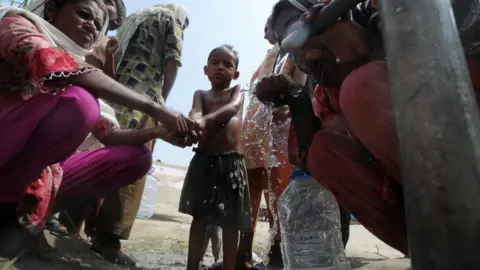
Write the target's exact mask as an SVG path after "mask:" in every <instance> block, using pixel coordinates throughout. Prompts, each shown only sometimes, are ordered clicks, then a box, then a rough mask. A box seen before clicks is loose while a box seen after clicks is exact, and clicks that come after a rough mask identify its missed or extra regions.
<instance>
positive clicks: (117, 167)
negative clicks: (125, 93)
mask: <svg viewBox="0 0 480 270" xmlns="http://www.w3.org/2000/svg"><path fill="white" fill-rule="evenodd" d="M1 98H2V97H0V99H1ZM4 104H5V103H4ZM4 104H2V106H0V149H1V150H0V186H1V187H2V188H0V206H2V205H4V204H15V203H16V202H18V201H20V200H21V199H22V198H23V196H24V194H25V191H26V189H27V187H28V186H29V185H30V184H31V183H32V182H33V181H34V180H36V179H38V178H39V176H40V175H41V173H42V171H43V170H44V168H45V167H47V166H50V165H51V164H54V163H57V162H61V166H62V169H63V180H62V182H61V185H60V187H59V189H58V192H57V197H56V203H62V202H66V203H71V202H75V201H81V200H82V199H84V198H87V197H90V196H93V195H97V196H103V195H105V194H108V193H109V192H113V191H115V190H117V189H119V188H120V187H123V186H126V185H128V184H131V183H132V182H133V181H134V179H139V178H140V177H141V176H143V175H145V174H146V173H147V172H148V170H149V169H150V166H151V159H152V156H151V152H150V150H149V149H148V148H147V147H144V146H115V147H106V148H103V149H99V150H95V151H87V152H82V153H79V154H74V155H71V154H72V153H74V151H75V150H76V149H77V147H78V146H79V145H80V144H81V143H82V142H83V140H84V139H85V137H86V136H87V134H88V133H89V132H90V130H91V129H92V127H93V125H94V124H95V123H96V121H97V120H98V117H99V106H98V102H97V100H96V99H95V98H94V97H93V96H92V95H91V94H90V93H89V92H87V91H86V90H84V89H82V88H79V87H70V88H68V89H67V90H65V91H64V92H62V93H60V94H58V95H55V96H52V95H43V94H40V95H38V96H36V97H34V98H32V99H30V100H28V101H23V102H21V103H17V104H16V105H15V106H14V107H13V108H12V106H10V108H8V109H6V107H7V106H5V105H4ZM0 214H1V213H0Z"/></svg>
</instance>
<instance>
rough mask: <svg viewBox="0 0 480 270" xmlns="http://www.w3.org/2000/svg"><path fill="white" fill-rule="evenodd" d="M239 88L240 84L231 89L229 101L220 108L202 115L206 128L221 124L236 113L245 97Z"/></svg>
mask: <svg viewBox="0 0 480 270" xmlns="http://www.w3.org/2000/svg"><path fill="white" fill-rule="evenodd" d="M240 90H241V89H240V85H236V86H235V87H234V88H233V89H232V91H233V93H232V98H231V99H230V102H228V103H227V104H225V105H223V106H222V107H220V109H218V110H216V111H214V112H212V113H210V114H208V115H206V116H204V120H205V122H206V124H207V128H209V127H218V126H220V125H223V124H225V123H227V122H228V121H230V119H231V118H232V117H234V116H235V115H237V113H238V111H239V110H240V109H242V107H243V101H244V99H245V95H244V94H243V93H242V92H241V91H240Z"/></svg>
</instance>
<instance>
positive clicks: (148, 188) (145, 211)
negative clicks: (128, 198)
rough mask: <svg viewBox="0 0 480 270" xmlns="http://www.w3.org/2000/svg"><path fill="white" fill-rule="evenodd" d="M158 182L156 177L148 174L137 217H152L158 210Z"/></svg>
mask: <svg viewBox="0 0 480 270" xmlns="http://www.w3.org/2000/svg"><path fill="white" fill-rule="evenodd" d="M157 193H158V183H157V180H156V179H155V177H153V176H152V175H151V174H147V180H146V182H145V188H144V189H143V195H142V201H141V203H140V209H139V210H138V214H137V218H145V219H148V218H151V217H152V216H153V215H154V214H155V211H156V210H157Z"/></svg>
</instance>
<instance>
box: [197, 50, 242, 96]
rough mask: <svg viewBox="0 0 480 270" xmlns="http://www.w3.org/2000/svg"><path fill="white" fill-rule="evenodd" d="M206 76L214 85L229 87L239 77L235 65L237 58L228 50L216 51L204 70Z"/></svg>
mask: <svg viewBox="0 0 480 270" xmlns="http://www.w3.org/2000/svg"><path fill="white" fill-rule="evenodd" d="M204 70H205V75H207V77H208V80H209V81H210V82H211V83H212V85H218V86H225V87H228V86H229V85H230V82H231V81H232V80H236V79H237V78H238V76H239V72H238V71H237V66H236V64H235V56H234V55H232V53H231V52H229V51H227V50H222V49H219V50H215V51H214V52H213V53H212V54H211V55H210V58H209V59H208V64H207V65H206V66H205V68H204Z"/></svg>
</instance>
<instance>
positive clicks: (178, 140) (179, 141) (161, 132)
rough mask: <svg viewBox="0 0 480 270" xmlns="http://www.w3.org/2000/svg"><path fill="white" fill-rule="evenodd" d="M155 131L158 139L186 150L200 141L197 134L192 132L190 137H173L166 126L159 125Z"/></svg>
mask: <svg viewBox="0 0 480 270" xmlns="http://www.w3.org/2000/svg"><path fill="white" fill-rule="evenodd" d="M154 129H155V131H154V132H155V136H156V137H157V138H159V139H162V140H164V141H166V142H168V143H170V144H172V145H174V146H177V147H181V148H185V147H187V146H192V144H194V143H196V142H197V140H198V136H197V135H196V133H195V132H192V133H191V134H190V135H182V136H173V135H171V133H170V132H169V130H168V129H167V127H166V126H165V125H162V124H159V125H157V126H156V127H155V128H154Z"/></svg>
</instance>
